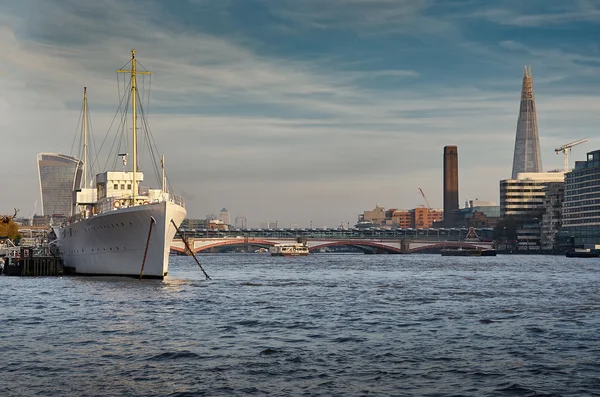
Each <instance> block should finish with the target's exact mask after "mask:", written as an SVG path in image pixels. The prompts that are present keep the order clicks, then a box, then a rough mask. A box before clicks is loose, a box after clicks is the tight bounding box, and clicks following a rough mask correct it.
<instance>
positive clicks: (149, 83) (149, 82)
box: [146, 75, 152, 113]
mask: <svg viewBox="0 0 600 397" xmlns="http://www.w3.org/2000/svg"><path fill="white" fill-rule="evenodd" d="M150 90H152V75H149V76H148V101H147V102H146V109H148V113H150Z"/></svg>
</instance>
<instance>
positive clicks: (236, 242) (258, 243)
mask: <svg viewBox="0 0 600 397" xmlns="http://www.w3.org/2000/svg"><path fill="white" fill-rule="evenodd" d="M275 244H277V243H276V242H273V241H268V240H259V239H252V240H245V239H231V240H223V241H215V242H214V243H211V244H206V245H202V246H200V247H196V248H194V253H196V254H197V253H201V252H205V251H208V250H210V249H213V248H220V247H221V248H224V247H235V246H239V247H247V246H254V247H261V248H269V247H272V246H274V245H275ZM182 252H183V251H182Z"/></svg>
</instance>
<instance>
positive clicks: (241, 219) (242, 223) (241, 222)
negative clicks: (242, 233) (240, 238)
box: [235, 215, 248, 229]
mask: <svg viewBox="0 0 600 397" xmlns="http://www.w3.org/2000/svg"><path fill="white" fill-rule="evenodd" d="M235 228H236V229H247V228H248V220H246V217H245V216H243V215H240V216H236V217H235Z"/></svg>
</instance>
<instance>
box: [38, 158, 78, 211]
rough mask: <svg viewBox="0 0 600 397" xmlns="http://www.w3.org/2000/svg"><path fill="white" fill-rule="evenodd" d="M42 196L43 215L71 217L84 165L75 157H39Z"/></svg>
mask: <svg viewBox="0 0 600 397" xmlns="http://www.w3.org/2000/svg"><path fill="white" fill-rule="evenodd" d="M37 162H38V170H39V176H40V193H41V195H42V214H43V215H45V216H55V215H60V216H66V217H69V216H71V212H72V209H73V190H75V189H77V188H79V185H80V184H81V174H82V163H81V160H79V159H76V158H75V157H70V156H65V155H64V154H57V153H40V154H38V156H37Z"/></svg>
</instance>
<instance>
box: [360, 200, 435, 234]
mask: <svg viewBox="0 0 600 397" xmlns="http://www.w3.org/2000/svg"><path fill="white" fill-rule="evenodd" d="M442 217H443V211H442V210H441V209H432V208H425V207H417V208H413V209H410V210H400V209H396V208H391V209H389V210H386V209H385V208H384V207H380V206H379V205H376V206H375V208H373V209H372V210H370V211H364V212H363V213H362V214H359V215H358V224H357V225H356V226H357V227H388V228H392V227H393V228H401V229H408V228H413V229H427V228H430V227H432V226H433V224H434V222H439V221H441V220H442Z"/></svg>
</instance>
